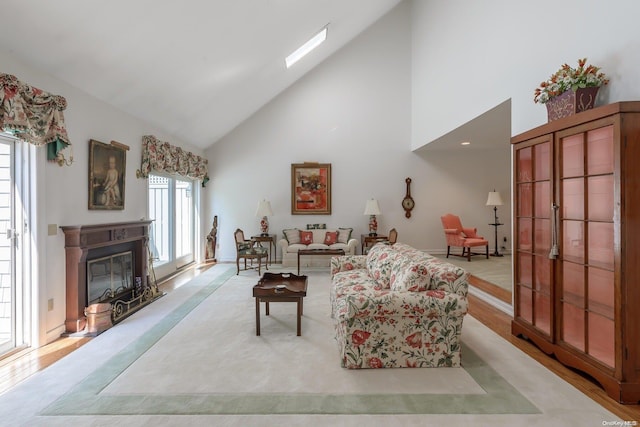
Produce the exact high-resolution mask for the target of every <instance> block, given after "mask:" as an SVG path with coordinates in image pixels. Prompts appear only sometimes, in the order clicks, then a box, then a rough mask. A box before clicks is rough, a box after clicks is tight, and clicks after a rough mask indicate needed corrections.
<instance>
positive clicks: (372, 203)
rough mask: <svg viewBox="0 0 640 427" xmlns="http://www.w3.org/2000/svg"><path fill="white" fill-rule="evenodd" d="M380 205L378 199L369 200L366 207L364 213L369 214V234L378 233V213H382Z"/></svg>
mask: <svg viewBox="0 0 640 427" xmlns="http://www.w3.org/2000/svg"><path fill="white" fill-rule="evenodd" d="M381 214H382V212H380V206H379V205H378V201H377V200H376V199H369V200H367V204H366V205H365V207H364V215H369V236H377V235H378V221H377V220H376V215H381Z"/></svg>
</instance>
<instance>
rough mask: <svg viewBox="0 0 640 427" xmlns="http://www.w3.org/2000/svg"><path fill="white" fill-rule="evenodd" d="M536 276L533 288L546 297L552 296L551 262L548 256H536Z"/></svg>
mask: <svg viewBox="0 0 640 427" xmlns="http://www.w3.org/2000/svg"><path fill="white" fill-rule="evenodd" d="M534 264H535V274H534V276H533V282H534V285H533V288H534V289H535V290H536V291H537V292H542V293H543V294H545V295H550V294H551V260H550V259H549V258H548V257H546V256H535V257H534Z"/></svg>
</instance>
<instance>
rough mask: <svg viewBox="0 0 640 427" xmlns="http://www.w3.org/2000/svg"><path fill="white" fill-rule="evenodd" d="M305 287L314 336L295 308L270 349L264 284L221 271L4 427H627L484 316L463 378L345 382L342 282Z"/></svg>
mask: <svg viewBox="0 0 640 427" xmlns="http://www.w3.org/2000/svg"><path fill="white" fill-rule="evenodd" d="M272 271H274V270H273V269H272ZM276 271H278V270H277V269H276ZM304 274H307V275H308V277H309V290H308V296H307V298H306V299H305V303H304V310H305V311H304V317H303V322H302V336H300V337H298V336H296V326H295V325H296V321H295V304H292V303H278V304H276V303H272V304H271V314H270V316H268V317H267V316H265V315H264V310H263V313H262V319H261V336H256V334H255V302H254V299H253V298H252V297H251V288H252V286H253V285H254V284H255V283H256V280H257V274H256V273H255V272H243V273H241V275H235V268H233V267H231V266H229V265H217V266H215V267H213V268H212V269H210V270H209V271H207V272H206V273H203V274H202V275H200V276H198V277H197V278H195V279H194V280H192V281H191V282H190V283H189V284H187V285H184V286H182V287H181V288H179V289H177V290H175V291H173V292H171V293H170V294H169V295H167V296H166V297H165V298H162V299H161V300H158V301H157V302H155V303H154V304H152V305H150V306H148V307H146V308H145V309H143V310H141V311H140V312H138V313H136V314H134V315H133V316H131V317H130V318H129V319H127V320H125V321H124V322H122V323H120V324H119V325H117V326H116V327H114V328H112V329H110V330H109V331H107V332H105V333H103V334H101V335H100V336H98V337H97V338H95V339H94V340H92V341H91V342H90V343H88V344H86V345H85V346H83V347H81V348H80V349H78V350H76V351H75V352H73V353H72V354H71V355H69V356H67V357H65V358H64V359H62V360H60V361H59V362H58V363H56V364H54V365H53V366H51V367H50V368H48V369H46V370H44V371H42V372H40V373H38V374H37V375H35V376H33V377H32V378H31V379H29V380H28V381H27V382H25V383H24V384H22V385H20V386H19V387H17V388H15V389H14V390H12V391H10V392H9V393H7V394H5V395H3V396H2V398H1V401H0V419H1V420H2V425H29V426H33V425H47V426H49V425H65V426H69V425H78V426H80V425H111V424H118V425H119V426H129V425H131V426H134V425H135V426H138V425H152V424H153V425H187V424H189V425H265V426H269V425H275V424H279V425H305V426H313V425H362V424H363V423H366V424H369V425H390V424H391V425H453V426H455V425H489V424H491V425H520V424H521V423H522V422H523V421H525V420H526V424H527V425H546V426H548V425H589V424H594V423H595V424H597V425H601V422H602V421H606V420H614V419H615V417H614V416H613V415H612V414H610V413H609V412H607V411H605V410H604V409H603V408H601V407H600V406H599V405H597V404H595V403H594V402H592V401H591V400H590V399H588V398H587V397H585V396H584V395H583V394H581V393H580V392H579V391H577V390H576V389H574V388H573V387H572V386H570V385H569V384H567V383H565V382H564V381H562V380H561V379H559V378H558V377H557V376H555V375H554V374H552V373H550V372H549V371H547V370H546V369H545V368H544V367H542V366H541V365H539V364H537V363H536V362H535V361H533V360H531V359H530V358H528V357H527V356H526V355H524V354H523V353H521V352H520V351H519V350H517V349H516V348H514V347H513V346H511V345H510V344H509V343H507V342H506V341H504V340H502V339H501V338H500V337H498V336H497V335H495V334H493V332H491V331H490V330H489V329H487V328H486V327H484V326H483V325H482V324H480V323H479V322H478V321H476V320H475V319H473V318H472V317H470V316H467V318H465V323H464V327H463V356H462V363H463V366H464V367H463V368H460V369H458V368H440V369H387V370H345V369H342V368H340V366H339V359H338V350H337V344H336V343H335V341H334V338H333V335H334V334H333V324H332V319H331V318H330V316H329V312H330V310H329V297H328V293H329V286H330V278H329V274H328V272H327V271H326V269H321V268H320V269H310V270H309V271H305V272H304ZM425 420H428V422H425Z"/></svg>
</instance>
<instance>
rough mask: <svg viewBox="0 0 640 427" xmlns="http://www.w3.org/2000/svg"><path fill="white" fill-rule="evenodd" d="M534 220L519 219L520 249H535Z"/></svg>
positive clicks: (528, 250)
mask: <svg viewBox="0 0 640 427" xmlns="http://www.w3.org/2000/svg"><path fill="white" fill-rule="evenodd" d="M532 224H533V221H532V220H531V218H519V219H518V243H517V244H518V249H519V250H521V251H527V252H530V251H531V250H532V249H533V227H532Z"/></svg>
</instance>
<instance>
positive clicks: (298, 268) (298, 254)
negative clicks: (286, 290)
mask: <svg viewBox="0 0 640 427" xmlns="http://www.w3.org/2000/svg"><path fill="white" fill-rule="evenodd" d="M299 275H300V252H298V276H299Z"/></svg>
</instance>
